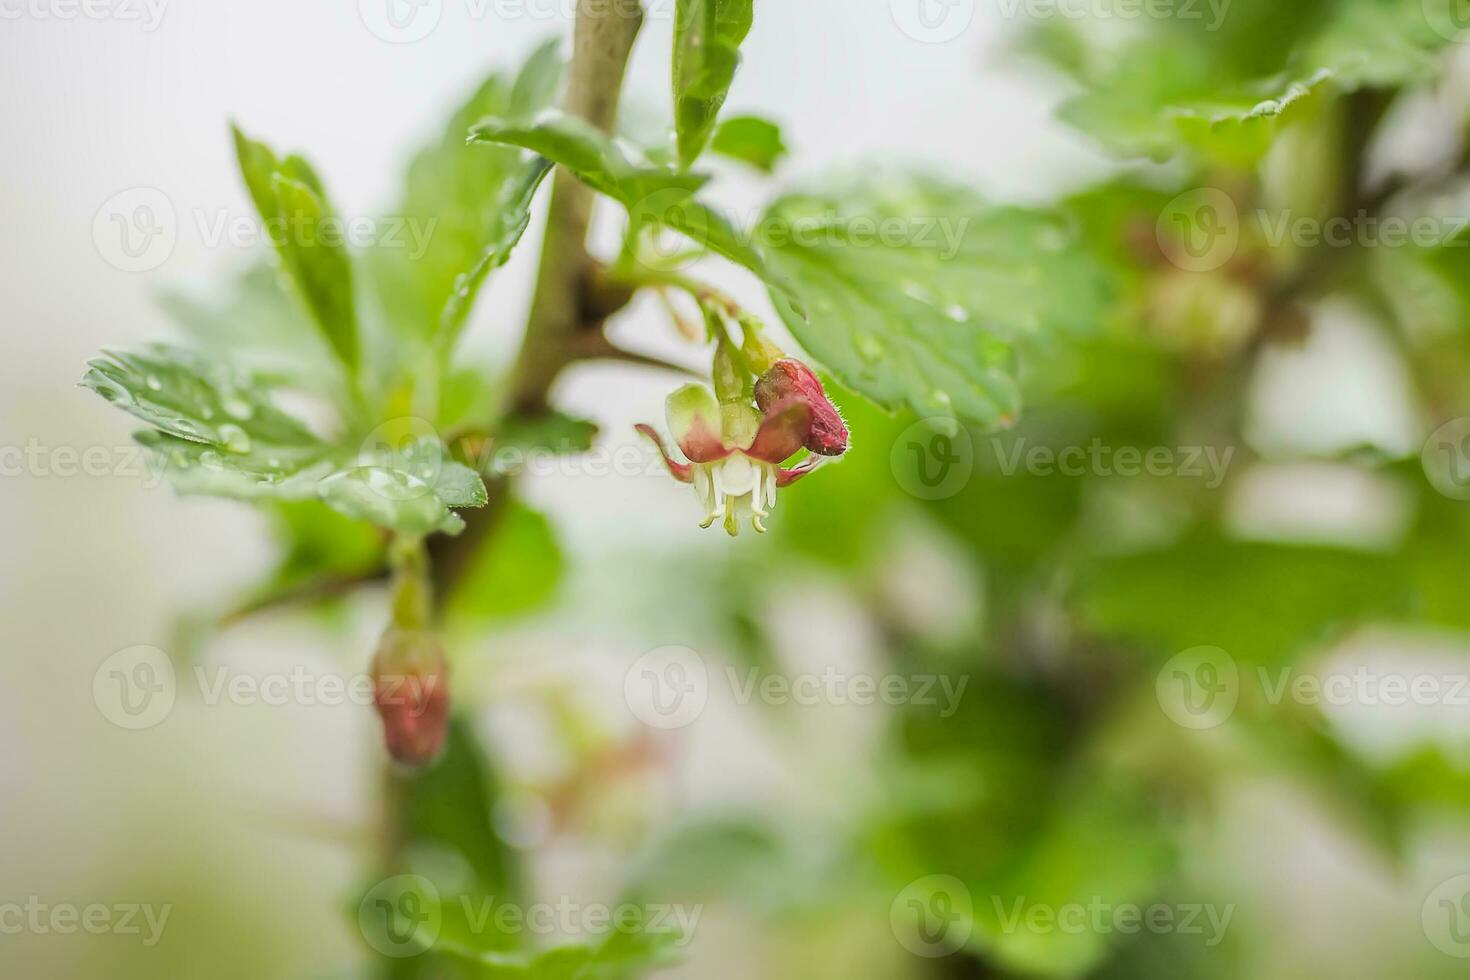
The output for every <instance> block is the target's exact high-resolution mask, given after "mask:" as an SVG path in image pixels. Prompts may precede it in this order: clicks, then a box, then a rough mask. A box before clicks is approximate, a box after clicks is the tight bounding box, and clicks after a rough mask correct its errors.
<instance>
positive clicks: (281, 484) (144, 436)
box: [133, 429, 336, 500]
mask: <svg viewBox="0 0 1470 980" xmlns="http://www.w3.org/2000/svg"><path fill="white" fill-rule="evenodd" d="M133 438H134V439H136V440H137V441H138V443H139V444H140V445H141V446H143V447H144V448H145V449H147V450H148V454H149V458H150V461H151V462H152V464H153V465H154V466H155V467H156V468H157V469H158V470H159V471H160V472H162V473H163V474H164V476H166V477H167V478H168V481H169V482H170V483H171V484H173V486H174V489H176V490H177V491H178V492H179V493H182V494H185V495H194V496H207V497H226V498H229V499H232V500H310V499H313V498H315V497H316V494H317V489H316V488H317V484H318V483H320V482H321V480H322V479H323V478H324V477H326V476H328V475H329V474H331V473H332V472H333V471H334V470H335V469H336V466H335V464H334V462H333V461H332V460H331V459H330V458H329V456H328V447H326V446H324V445H318V446H312V447H301V448H295V447H285V448H283V447H279V446H274V447H272V446H264V445H261V446H257V445H254V444H252V446H251V448H250V449H249V450H248V451H246V452H228V451H225V450H223V449H221V448H217V447H215V446H211V445H208V444H204V443H198V442H190V441H189V440H187V439H179V438H177V437H175V436H171V435H167V434H165V433H163V432H159V431H156V430H152V429H150V430H147V431H144V432H138V433H135V434H134V436H133Z"/></svg>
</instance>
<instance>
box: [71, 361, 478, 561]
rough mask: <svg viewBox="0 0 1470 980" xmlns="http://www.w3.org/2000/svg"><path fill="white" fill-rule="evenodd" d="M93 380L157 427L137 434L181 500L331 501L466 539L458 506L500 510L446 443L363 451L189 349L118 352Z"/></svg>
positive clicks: (95, 368)
mask: <svg viewBox="0 0 1470 980" xmlns="http://www.w3.org/2000/svg"><path fill="white" fill-rule="evenodd" d="M89 368H90V369H89V370H88V372H87V374H86V376H85V377H84V378H83V379H82V384H83V385H84V386H85V387H88V388H91V389H93V390H94V391H96V392H97V393H98V394H100V395H102V396H103V397H104V398H106V399H107V400H108V401H110V402H112V403H113V404H115V405H117V406H118V407H119V408H122V409H123V410H125V411H127V412H129V413H130V414H132V415H134V416H136V417H137V418H140V419H142V420H143V421H145V422H148V423H149V424H151V425H153V426H155V427H156V429H157V431H147V432H140V433H138V434H137V435H136V436H135V437H134V438H136V439H137V440H138V442H139V443H141V444H142V445H143V446H144V447H145V448H146V449H148V451H149V453H150V457H151V458H152V460H153V461H154V463H155V464H156V465H158V466H159V467H160V468H161V469H162V470H163V472H164V473H165V474H166V475H167V476H168V477H169V479H170V480H171V481H172V482H173V483H174V484H175V485H176V486H177V487H178V489H179V490H180V491H181V492H184V493H193V494H208V495H212V496H218V497H230V498H234V499H239V500H266V499H274V500H306V499H310V498H312V497H314V496H315V497H320V498H321V499H322V500H323V501H324V502H326V503H327V505H328V506H330V507H332V508H333V509H334V510H337V511H339V512H340V513H342V514H345V515H347V516H348V517H352V518H354V519H357V520H362V521H367V522H369V523H372V524H377V525H380V526H382V527H387V528H393V529H395V530H399V531H404V532H407V533H411V534H427V533H430V532H432V531H447V532H450V533H455V532H457V531H458V530H459V529H460V528H461V527H462V526H463V521H461V520H460V519H459V518H458V517H457V516H455V515H454V514H453V513H451V512H450V508H455V507H483V506H485V505H486V504H487V503H488V502H489V497H488V495H487V493H486V490H485V485H484V481H483V480H482V479H481V478H480V475H479V474H478V473H476V472H475V471H473V470H471V469H470V468H469V467H466V466H463V465H461V464H460V463H457V462H454V461H453V460H452V459H450V458H449V451H448V449H447V448H446V447H445V446H444V445H443V444H442V443H441V442H439V441H438V440H437V439H433V438H424V439H421V440H419V441H417V442H413V443H412V444H410V445H407V446H406V447H401V448H397V449H392V450H389V449H386V448H381V447H378V448H373V447H365V448H363V449H361V450H359V451H358V452H357V453H356V454H355V455H353V454H352V453H351V452H350V451H349V450H348V449H347V448H346V447H345V446H340V445H339V446H331V445H328V444H327V443H325V442H323V441H322V440H320V439H318V438H317V437H316V436H315V435H313V434H312V433H311V431H310V430H308V429H307V428H306V427H305V426H304V425H302V424H301V423H300V422H298V421H296V420H295V419H293V418H291V417H290V416H289V415H286V414H285V413H283V412H281V411H280V410H278V409H277V408H275V407H274V406H273V405H272V404H271V403H270V400H269V398H268V396H267V394H266V391H265V390H264V389H263V388H262V387H260V386H258V385H256V384H255V383H254V382H253V381H252V380H251V379H250V378H249V377H248V376H245V375H242V374H239V373H237V372H233V371H231V370H230V369H228V368H226V367H223V366H221V365H219V364H216V363H213V362H210V361H207V360H205V359H204V358H202V357H200V356H199V355H197V354H194V353H192V352H189V351H184V350H181V349H178V348H172V347H163V346H158V345H155V346H152V347H148V348H146V349H145V350H143V351H142V352H137V353H109V354H107V355H106V356H105V357H101V358H98V359H96V360H93V361H91V362H90V365H89Z"/></svg>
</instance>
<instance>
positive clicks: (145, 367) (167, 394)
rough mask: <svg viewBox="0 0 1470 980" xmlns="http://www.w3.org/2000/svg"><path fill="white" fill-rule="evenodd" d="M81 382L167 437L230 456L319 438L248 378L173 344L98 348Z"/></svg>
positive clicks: (304, 445) (290, 449) (304, 449)
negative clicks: (123, 349) (133, 348)
mask: <svg viewBox="0 0 1470 980" xmlns="http://www.w3.org/2000/svg"><path fill="white" fill-rule="evenodd" d="M82 384H83V386H85V387H87V388H91V389H92V390H93V391H95V392H97V394H99V395H101V396H102V397H103V398H106V399H107V400H108V401H110V402H112V403H113V404H114V405H116V406H117V407H118V408H121V409H122V410H123V411H125V412H127V413H128V414H130V415H132V416H134V417H135V418H139V419H142V420H143V421H144V422H147V423H148V424H149V425H152V426H155V427H156V428H158V429H160V430H161V431H163V432H164V433H167V434H168V435H170V436H174V437H176V438H178V439H183V440H187V441H190V442H195V443H201V444H205V445H208V446H212V447H214V448H215V449H218V450H221V451H223V452H226V453H230V454H233V455H244V454H248V453H267V452H271V451H278V452H284V453H287V454H291V455H295V454H303V453H310V452H312V451H315V450H316V449H317V448H318V447H320V445H321V443H320V440H319V439H317V437H316V436H315V435H313V434H312V432H311V431H310V430H309V429H307V428H306V426H305V425H303V424H302V423H300V422H298V421H297V420H296V419H294V418H292V417H291V416H289V415H287V414H285V413H284V412H282V411H280V410H279V409H277V408H276V407H275V406H274V405H273V404H271V402H270V398H269V396H268V394H267V393H266V392H265V390H264V389H262V388H260V387H258V386H257V385H256V383H255V382H254V381H253V380H252V379H251V378H250V377H248V376H246V375H243V374H241V373H239V372H236V371H234V370H232V369H230V368H228V367H225V366H224V365H222V364H219V363H215V362H211V361H207V360H205V359H204V358H202V357H200V356H199V355H197V354H194V353H192V352H190V351H186V350H183V349H181V348H178V347H168V346H165V345H162V344H155V345H151V346H149V347H146V348H144V349H143V350H141V351H137V352H132V353H125V352H116V351H108V352H104V353H103V356H101V357H98V358H96V359H94V360H92V361H89V362H88V371H87V373H86V375H85V376H84V377H83V378H82Z"/></svg>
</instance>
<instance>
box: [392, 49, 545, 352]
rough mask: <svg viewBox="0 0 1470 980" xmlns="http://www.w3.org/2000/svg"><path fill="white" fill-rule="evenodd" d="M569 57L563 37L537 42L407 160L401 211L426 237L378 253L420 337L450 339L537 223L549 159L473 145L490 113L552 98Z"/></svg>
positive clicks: (519, 112)
mask: <svg viewBox="0 0 1470 980" xmlns="http://www.w3.org/2000/svg"><path fill="white" fill-rule="evenodd" d="M562 72H563V62H562V58H561V54H560V50H559V45H558V44H557V43H556V42H551V43H548V44H545V45H543V46H542V47H540V48H538V49H537V50H536V51H535V52H534V53H532V55H531V56H530V57H529V58H528V59H527V60H526V62H525V64H524V65H522V66H521V68H520V70H519V72H518V73H516V74H515V75H514V77H507V76H506V75H504V74H501V73H497V74H493V75H491V76H490V77H489V78H487V79H486V80H485V81H484V82H483V83H481V85H480V86H479V88H477V89H476V90H475V92H474V93H473V94H472V95H471V96H470V97H469V99H467V100H466V101H465V102H464V104H463V105H461V106H460V107H459V108H458V109H457V110H456V111H455V112H454V114H453V115H452V116H451V117H450V118H449V120H448V121H447V122H446V124H445V126H444V128H443V130H442V131H441V135H440V136H439V138H438V139H436V140H435V141H434V142H433V143H431V144H430V145H428V146H426V147H424V148H423V149H422V150H420V151H419V153H418V154H417V155H416V156H415V157H414V159H413V162H412V164H410V166H409V170H408V176H407V178H406V181H405V185H404V190H403V198H402V201H401V203H400V205H399V207H398V212H397V214H396V215H395V218H397V219H401V220H402V221H404V222H405V223H410V222H411V223H412V225H413V226H414V228H416V229H417V232H416V233H417V234H418V235H419V236H424V237H423V239H422V240H423V249H422V254H418V253H417V252H415V251H414V250H413V249H412V248H410V247H409V246H410V245H411V244H412V239H411V238H410V239H409V240H408V241H405V242H400V243H398V244H396V245H394V247H387V246H386V245H380V246H379V247H377V248H375V249H374V250H373V252H372V262H373V272H374V278H375V285H376V287H377V291H378V293H379V295H380V296H381V297H382V299H383V303H384V306H385V307H386V308H387V309H388V310H389V312H390V314H391V315H392V317H393V319H394V321H395V322H396V323H397V324H398V325H400V326H401V327H402V329H404V330H405V331H406V332H407V333H409V334H410V335H412V336H417V337H425V338H426V337H430V336H433V335H434V334H435V333H436V332H439V333H440V334H441V336H440V341H441V343H443V344H445V345H446V346H452V345H453V342H454V340H455V338H456V337H457V335H458V334H459V332H460V330H461V329H462V328H463V326H464V323H465V321H466V319H467V318H468V315H469V312H470V310H471V308H472V307H473V305H474V301H475V298H476V296H477V294H478V292H479V289H480V287H481V286H482V285H483V283H484V282H485V279H486V277H487V276H488V275H489V273H491V272H492V271H494V270H495V269H496V268H498V267H500V266H501V265H504V264H505V262H506V261H507V260H508V259H509V258H510V254H511V250H512V249H513V248H514V247H515V246H516V245H517V244H518V243H519V241H520V239H521V237H522V235H524V233H525V230H526V226H527V224H528V223H529V222H530V206H531V200H532V198H533V197H534V196H535V193H536V190H537V188H538V187H540V184H541V180H542V178H544V176H545V173H546V164H545V163H544V162H543V161H541V160H538V159H536V158H534V157H527V156H526V154H524V153H522V152H520V151H519V150H517V149H514V148H511V147H506V146H499V147H496V146H485V145H470V144H468V143H466V141H465V136H466V134H467V133H468V132H469V130H470V127H471V126H472V125H473V124H474V123H475V121H476V120H478V119H480V118H482V117H483V116H487V115H495V116H509V117H513V118H519V117H521V116H531V115H534V114H536V113H537V112H540V111H541V110H542V109H545V108H547V107H548V106H550V105H552V104H553V103H554V102H555V100H556V96H557V92H558V90H559V89H560V85H561V78H562Z"/></svg>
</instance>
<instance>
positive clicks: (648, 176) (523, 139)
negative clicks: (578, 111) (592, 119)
mask: <svg viewBox="0 0 1470 980" xmlns="http://www.w3.org/2000/svg"><path fill="white" fill-rule="evenodd" d="M470 140H471V141H472V142H475V143H490V144H507V145H510V146H519V147H521V148H523V149H527V150H531V151H532V152H534V153H539V154H541V155H542V156H544V157H546V158H548V159H550V160H552V161H554V162H556V163H558V164H560V165H562V166H564V167H566V168H567V169H568V170H570V171H572V172H573V173H574V174H576V175H577V177H578V178H580V179H581V180H582V181H583V182H584V183H586V184H587V185H588V186H589V187H591V188H593V189H594V190H596V191H598V192H600V193H602V194H606V195H607V196H608V197H611V198H613V199H614V200H616V201H619V202H620V203H622V204H623V205H624V206H625V207H631V206H633V205H634V204H636V203H637V202H638V201H640V200H643V199H644V198H647V197H649V196H651V195H653V194H659V193H662V192H665V191H683V192H687V193H690V194H692V193H693V192H695V191H697V190H699V188H701V187H703V186H704V185H705V184H706V183H708V182H709V177H708V176H707V175H704V174H688V173H678V172H676V171H673V170H670V169H669V168H667V167H661V166H656V165H654V164H652V163H649V162H646V161H637V160H633V159H630V158H629V156H628V154H627V153H626V152H624V150H623V149H622V148H621V147H620V146H618V144H617V143H615V142H614V141H612V140H610V139H608V138H607V136H606V135H604V134H603V133H602V132H600V131H599V130H598V129H597V128H596V127H595V126H593V125H592V124H591V123H588V122H587V121H585V120H583V119H578V118H577V117H576V116H571V115H568V114H566V113H564V112H560V111H558V110H548V111H546V112H543V113H541V114H540V115H538V116H536V117H535V118H534V119H522V120H516V119H502V118H496V117H490V118H486V119H482V120H480V122H479V123H477V124H476V125H475V127H474V128H473V129H472V130H471V131H470Z"/></svg>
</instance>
